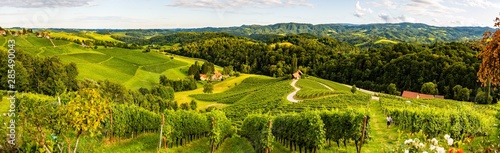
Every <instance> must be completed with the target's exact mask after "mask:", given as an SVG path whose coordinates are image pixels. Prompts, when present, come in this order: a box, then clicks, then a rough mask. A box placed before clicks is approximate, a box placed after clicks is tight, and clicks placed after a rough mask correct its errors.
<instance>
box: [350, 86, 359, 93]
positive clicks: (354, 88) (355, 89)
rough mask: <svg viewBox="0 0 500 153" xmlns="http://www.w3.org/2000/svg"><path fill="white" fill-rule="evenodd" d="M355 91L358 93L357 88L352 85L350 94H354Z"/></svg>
mask: <svg viewBox="0 0 500 153" xmlns="http://www.w3.org/2000/svg"><path fill="white" fill-rule="evenodd" d="M356 91H358V88H356V85H352V87H351V92H352V93H356Z"/></svg>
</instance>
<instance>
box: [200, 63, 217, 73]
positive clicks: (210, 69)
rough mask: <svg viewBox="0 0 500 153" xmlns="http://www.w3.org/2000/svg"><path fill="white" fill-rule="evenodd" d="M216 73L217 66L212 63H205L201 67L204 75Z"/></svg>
mask: <svg viewBox="0 0 500 153" xmlns="http://www.w3.org/2000/svg"><path fill="white" fill-rule="evenodd" d="M214 71H215V66H214V64H212V63H210V62H205V63H203V65H201V73H202V74H209V73H214Z"/></svg>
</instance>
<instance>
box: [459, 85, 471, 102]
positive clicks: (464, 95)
mask: <svg viewBox="0 0 500 153" xmlns="http://www.w3.org/2000/svg"><path fill="white" fill-rule="evenodd" d="M469 95H470V91H469V89H468V88H462V89H461V90H460V94H459V96H458V99H457V100H461V101H468V100H469Z"/></svg>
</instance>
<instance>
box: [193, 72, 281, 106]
mask: <svg viewBox="0 0 500 153" xmlns="http://www.w3.org/2000/svg"><path fill="white" fill-rule="evenodd" d="M278 81H279V80H278V79H270V78H265V77H249V78H246V79H245V80H243V81H242V82H241V83H240V84H238V85H236V86H235V87H233V88H231V89H229V90H228V91H226V92H223V93H216V94H196V95H191V97H193V98H195V99H198V100H202V101H216V102H218V103H223V104H233V103H235V102H237V101H238V100H240V99H242V98H244V97H245V96H246V95H248V93H249V92H255V91H257V90H260V89H262V88H264V87H265V86H266V85H267V84H272V83H275V82H278Z"/></svg>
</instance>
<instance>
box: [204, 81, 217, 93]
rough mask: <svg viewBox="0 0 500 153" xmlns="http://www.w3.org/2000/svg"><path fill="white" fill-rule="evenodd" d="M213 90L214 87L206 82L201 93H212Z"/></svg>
mask: <svg viewBox="0 0 500 153" xmlns="http://www.w3.org/2000/svg"><path fill="white" fill-rule="evenodd" d="M213 90H214V85H213V84H212V83H210V82H208V83H207V84H205V85H204V86H203V92H204V93H212V92H213Z"/></svg>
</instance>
